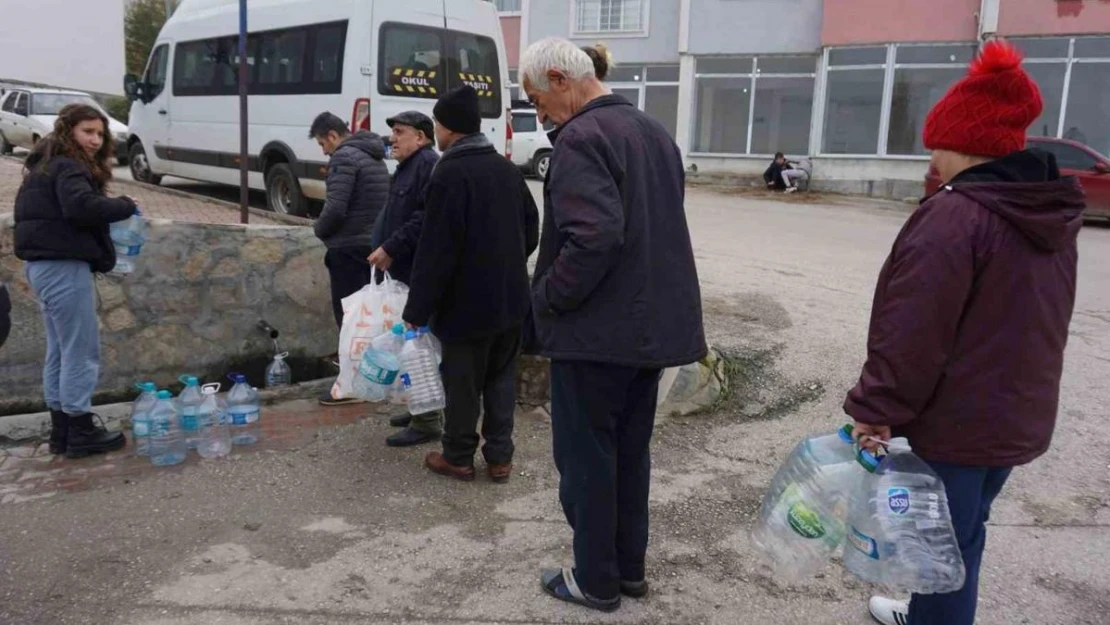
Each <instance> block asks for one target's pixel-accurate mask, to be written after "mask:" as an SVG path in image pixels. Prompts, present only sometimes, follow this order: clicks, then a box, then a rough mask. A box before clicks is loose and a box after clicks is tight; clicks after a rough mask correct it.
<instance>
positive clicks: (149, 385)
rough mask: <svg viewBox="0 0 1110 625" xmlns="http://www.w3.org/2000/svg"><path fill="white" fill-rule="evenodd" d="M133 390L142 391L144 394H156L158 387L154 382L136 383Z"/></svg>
mask: <svg viewBox="0 0 1110 625" xmlns="http://www.w3.org/2000/svg"><path fill="white" fill-rule="evenodd" d="M135 388H137V389H139V390H140V391H142V392H144V393H156V392H158V385H157V384H155V383H154V382H136V383H135Z"/></svg>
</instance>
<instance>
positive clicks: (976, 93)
mask: <svg viewBox="0 0 1110 625" xmlns="http://www.w3.org/2000/svg"><path fill="white" fill-rule="evenodd" d="M1021 60H1022V57H1021V52H1019V51H1018V50H1017V49H1016V48H1014V47H1013V46H1012V45H1010V44H1008V43H1005V42H1003V41H997V40H996V41H988V42H987V43H986V44H984V45H983V48H982V50H980V52H979V56H978V57H977V58H976V59H975V60H974V61H972V62H971V67H970V68H969V70H968V73H967V76H965V77H964V78H963V79H961V80H960V81H959V82H957V83H956V84H955V85H952V88H951V89H949V90H948V93H947V94H946V95H945V96H944V97H943V98H941V100H940V102H937V105H936V106H934V107H933V110H932V111H930V112H929V116H928V117H927V118H926V119H925V132H924V141H925V147H926V148H928V149H930V150H950V151H952V152H959V153H961V154H970V155H974V156H1005V155H1007V154H1009V153H1011V152H1016V151H1018V150H1022V149H1024V148H1025V132H1026V130H1027V129H1028V128H1029V125H1030V124H1032V123H1033V122H1034V121H1036V119H1037V117H1039V116H1040V114H1041V111H1042V110H1043V109H1044V102H1043V101H1042V100H1041V92H1040V90H1039V89H1037V84H1036V83H1034V82H1033V80H1032V79H1031V78H1029V74H1026V73H1025V70H1023V69H1022V68H1021Z"/></svg>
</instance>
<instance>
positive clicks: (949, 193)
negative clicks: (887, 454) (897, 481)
mask: <svg viewBox="0 0 1110 625" xmlns="http://www.w3.org/2000/svg"><path fill="white" fill-rule="evenodd" d="M1083 209H1084V195H1083V191H1082V189H1081V188H1080V186H1079V183H1078V181H1076V180H1075V178H1072V177H1067V178H1061V177H1060V174H1059V170H1058V169H1057V167H1056V161H1055V157H1053V156H1052V155H1050V154H1048V153H1045V152H1041V151H1038V150H1027V151H1023V152H1017V153H1014V154H1011V155H1009V156H1007V157H1004V158H1001V159H998V160H995V161H991V162H989V163H985V164H983V165H979V166H977V167H973V168H971V169H968V170H966V171H965V172H963V173H961V174H960V175H958V176H957V177H956V178H954V179H953V180H952V181H951V182H950V183H949V184H947V185H945V186H944V187H942V188H941V190H940V191H939V192H937V193H936V194H934V195H933V196H931V197H929V198H928V199H927V200H926V201H925V202H924V204H923V205H922V206H921V207H920V208H919V209H918V210H917V211H916V212H915V213H914V214H913V216H911V217H910V218H909V220H908V221H907V222H906V225H905V226H904V227H903V228H902V232H901V233H900V234H899V235H898V238H897V239H896V240H895V242H894V248H893V250H892V251H891V253H890V257H889V258H888V259H887V261H886V264H885V265H884V266H883V269H882V272H881V273H880V274H879V283H878V286H877V288H876V290H875V301H874V304H873V307H872V311H871V329H870V332H869V334H868V346H867V351H868V356H867V363H866V364H865V365H864V367H863V374H862V376H861V377H860V381H859V384H858V385H857V386H856V387H855V388H854V389H852V391H851V392H850V393H849V394H848V399H847V401H846V402H845V405H844V409H845V411H846V412H847V413H848V414H849V415H850V416H851V417H852V418H854V419H855V420H856V421H859V422H861V423H868V424H871V425H887V426H892V427H893V429H894V433H895V435H896V436H905V437H907V438H908V439H909V441H910V444H911V445H912V446H913V448H914V452H915V453H917V454H918V455H919V456H921V457H922V458H924V459H926V460H930V461H933V462H946V463H952V464H960V465H973V466H989V467H1011V466H1016V465H1020V464H1025V463H1027V462H1030V461H1031V460H1033V459H1034V458H1036V457H1037V456H1039V455H1041V454H1042V453H1044V452H1045V451H1046V450H1047V449H1048V446H1049V442H1050V441H1051V439H1052V431H1053V429H1054V427H1055V423H1056V410H1057V405H1058V403H1059V395H1060V375H1061V371H1062V369H1063V362H1064V347H1065V345H1066V344H1067V338H1068V325H1069V323H1070V321H1071V315H1072V308H1073V307H1074V304H1075V280H1076V260H1077V251H1076V238H1077V235H1078V232H1079V229H1080V228H1081V227H1082V223H1083V217H1082V213H1083Z"/></svg>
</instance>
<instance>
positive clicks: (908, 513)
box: [844, 438, 965, 594]
mask: <svg viewBox="0 0 1110 625" xmlns="http://www.w3.org/2000/svg"><path fill="white" fill-rule="evenodd" d="M848 521H849V533H848V539H847V544H846V546H845V548H844V566H845V568H847V569H848V570H849V571H851V572H852V573H853V574H854V575H855V576H856V577H859V578H860V579H862V580H864V581H867V582H871V583H875V584H883V585H885V586H887V587H889V588H892V589H895V590H899V591H903V592H910V593H918V594H933V593H946V592H953V591H955V590H959V589H960V588H962V587H963V585H964V577H965V571H964V563H963V557H962V556H961V555H960V547H959V543H958V542H957V541H956V532H955V530H954V529H953V527H952V516H951V514H950V512H949V510H948V496H947V494H946V493H945V490H944V482H942V481H941V479H940V477H938V476H937V474H936V473H934V472H933V470H932V469H931V468H929V465H927V464H926V463H925V462H924V461H923V460H921V459H920V458H918V457H917V456H916V455H914V453H913V452H912V450H911V449H910V446H909V442H908V441H907V440H906V439H904V438H895V439H893V440H891V441H890V447H889V452H888V453H887V455H886V457H885V458H883V461H882V463H881V464H879V466H878V468H877V469H876V471H875V473H874V475H873V476H871V477H870V478H868V479H866V480H864V481H861V482H860V483H859V484H858V486H857V488H856V490H855V493H854V495H853V497H852V506H851V512H850V514H849V518H848Z"/></svg>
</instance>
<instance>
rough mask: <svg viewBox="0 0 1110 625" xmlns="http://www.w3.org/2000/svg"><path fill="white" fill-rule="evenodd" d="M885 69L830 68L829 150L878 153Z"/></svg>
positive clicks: (826, 149)
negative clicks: (848, 69) (837, 69)
mask: <svg viewBox="0 0 1110 625" xmlns="http://www.w3.org/2000/svg"><path fill="white" fill-rule="evenodd" d="M883 80H884V71H883V70H881V69H868V70H851V71H830V72H829V76H828V85H827V87H826V90H825V91H826V95H827V97H826V104H825V138H824V142H823V146H822V152H824V153H826V154H875V152H876V150H877V149H878V145H879V119H880V118H881V117H882V112H883V111H882V109H883Z"/></svg>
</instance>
